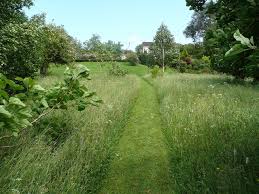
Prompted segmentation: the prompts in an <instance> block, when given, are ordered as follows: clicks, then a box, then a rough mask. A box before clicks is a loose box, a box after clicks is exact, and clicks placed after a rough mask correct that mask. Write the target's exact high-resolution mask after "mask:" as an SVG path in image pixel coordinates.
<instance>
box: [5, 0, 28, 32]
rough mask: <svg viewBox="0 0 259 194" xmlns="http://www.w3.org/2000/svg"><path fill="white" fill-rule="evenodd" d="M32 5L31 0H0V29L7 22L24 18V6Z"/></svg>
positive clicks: (20, 20) (23, 19)
mask: <svg viewBox="0 0 259 194" xmlns="http://www.w3.org/2000/svg"><path fill="white" fill-rule="evenodd" d="M32 5H33V0H1V1H0V10H1V11H0V29H1V28H2V27H3V26H5V25H6V24H8V23H14V22H22V21H25V20H26V16H25V14H24V12H23V8H24V7H27V8H28V7H30V6H32Z"/></svg>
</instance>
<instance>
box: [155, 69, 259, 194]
mask: <svg viewBox="0 0 259 194" xmlns="http://www.w3.org/2000/svg"><path fill="white" fill-rule="evenodd" d="M229 81H230V80H229V78H227V77H222V76H211V75H190V74H175V75H170V76H165V77H163V78H160V79H158V80H157V81H156V82H155V85H156V87H157V91H158V95H159V99H160V105H161V110H160V111H161V115H162V119H163V124H164V134H165V136H166V137H167V143H168V146H169V149H170V152H169V153H170V158H171V162H170V167H171V174H172V177H173V181H174V182H175V185H174V188H176V193H242V194H244V193H256V192H257V191H258V190H256V189H257V188H258V187H257V184H258V177H256V176H258V174H257V175H256V172H258V164H259V157H258V153H259V149H258V148H259V147H258V146H259V144H258V134H259V111H258V110H259V88H258V87H254V86H249V85H248V86H241V85H233V84H231V83H229Z"/></svg>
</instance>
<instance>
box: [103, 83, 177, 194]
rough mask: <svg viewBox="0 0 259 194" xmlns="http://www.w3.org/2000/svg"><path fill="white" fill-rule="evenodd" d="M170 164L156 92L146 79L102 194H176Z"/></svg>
mask: <svg viewBox="0 0 259 194" xmlns="http://www.w3.org/2000/svg"><path fill="white" fill-rule="evenodd" d="M168 165H169V162H168V156H167V148H166V145H165V142H164V137H163V134H162V129H161V119H160V114H159V104H158V101H157V97H156V93H155V90H154V88H153V87H152V86H151V85H149V84H148V83H147V82H146V81H144V80H143V81H142V88H141V91H140V95H139V98H138V99H137V101H136V104H135V107H134V108H133V110H132V113H131V117H130V118H129V121H128V124H127V125H126V127H125V131H124V134H123V136H122V138H121V140H120V142H119V145H118V148H117V151H116V156H115V158H114V160H113V162H112V164H111V169H110V171H109V173H108V177H107V179H106V180H105V181H104V186H103V188H102V190H101V192H100V193H102V194H110V193H115V194H117V193H118V194H135V193H163V194H164V193H173V192H172V190H171V189H170V182H169V181H170V177H169V166H168Z"/></svg>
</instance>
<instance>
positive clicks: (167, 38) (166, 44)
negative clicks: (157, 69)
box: [151, 24, 175, 72]
mask: <svg viewBox="0 0 259 194" xmlns="http://www.w3.org/2000/svg"><path fill="white" fill-rule="evenodd" d="M174 48H175V42H174V37H173V35H172V34H171V32H170V31H169V29H168V27H167V26H166V25H165V24H162V25H161V26H160V27H159V28H158V30H157V33H156V35H155V37H154V43H153V45H152V47H151V51H152V54H154V57H155V60H157V61H158V62H159V63H160V64H162V68H163V72H164V71H165V65H166V64H165V61H166V59H168V58H169V57H170V56H172V55H173V53H174Z"/></svg>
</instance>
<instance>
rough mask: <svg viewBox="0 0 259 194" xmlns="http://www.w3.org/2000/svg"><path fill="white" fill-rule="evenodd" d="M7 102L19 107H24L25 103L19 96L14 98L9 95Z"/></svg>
mask: <svg viewBox="0 0 259 194" xmlns="http://www.w3.org/2000/svg"><path fill="white" fill-rule="evenodd" d="M9 104H13V105H17V106H20V107H26V105H25V104H24V103H23V102H22V101H21V100H20V99H19V98H15V97H11V98H10V99H9Z"/></svg>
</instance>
